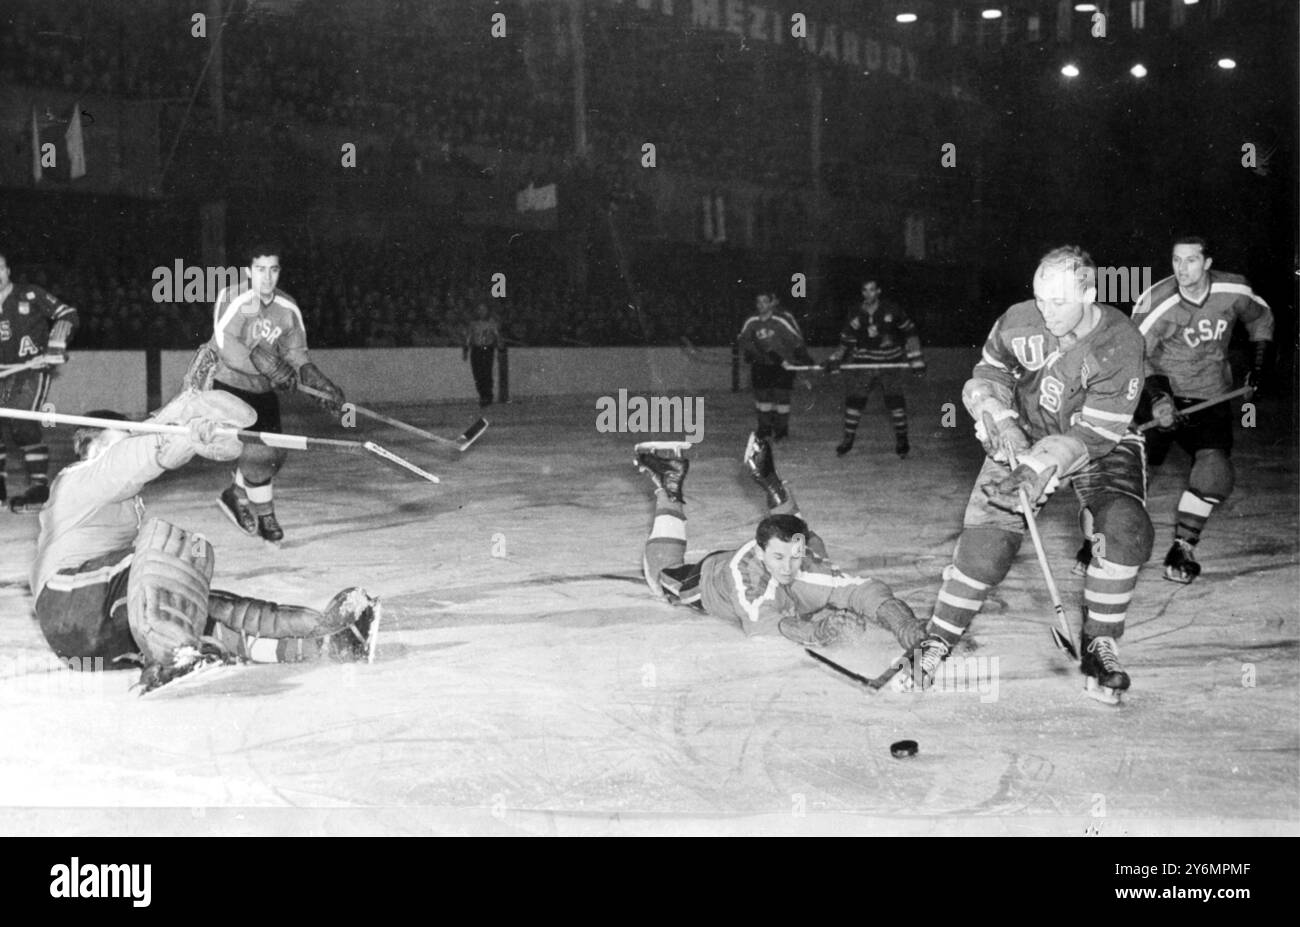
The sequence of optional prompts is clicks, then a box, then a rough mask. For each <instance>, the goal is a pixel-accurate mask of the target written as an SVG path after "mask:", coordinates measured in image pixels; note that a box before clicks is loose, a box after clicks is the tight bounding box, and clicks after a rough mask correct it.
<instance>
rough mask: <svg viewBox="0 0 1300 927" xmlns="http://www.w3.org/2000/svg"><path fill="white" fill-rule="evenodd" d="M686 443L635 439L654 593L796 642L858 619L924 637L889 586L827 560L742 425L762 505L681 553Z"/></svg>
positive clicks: (761, 445)
mask: <svg viewBox="0 0 1300 927" xmlns="http://www.w3.org/2000/svg"><path fill="white" fill-rule="evenodd" d="M689 447H690V445H689V444H686V443H683V442H656V441H651V442H646V443H643V444H638V445H637V446H636V465H637V467H638V469H640V470H641V471H642V472H643V473H646V474H647V475H649V476H650V478H651V479H652V480H654V483H655V514H654V525H653V527H652V528H651V530H650V537H649V539H648V540H647V541H646V545H645V556H644V559H643V566H644V569H645V578H646V582H647V583H648V584H649V585H650V589H651V590H652V591H653V592H654V593H655V594H656V595H662V596H663V597H664V598H666V599H667V600H668V601H669V602H671V603H673V604H675V605H686V606H689V607H692V608H695V609H697V610H699V611H702V612H704V613H706V614H709V615H713V616H715V617H718V618H723V619H725V620H727V621H731V622H733V623H735V624H737V625H739V626H740V628H741V629H742V630H743V631H744V632H745V633H746V634H750V635H755V634H774V633H778V632H779V633H780V634H783V635H784V636H785V637H788V638H789V639H791V640H793V641H796V642H797V643H800V644H805V645H826V644H830V643H832V642H834V641H835V640H836V639H838V638H839V636H840V635H841V633H842V632H843V631H844V630H845V628H846V627H855V628H858V629H861V628H865V627H866V625H867V623H873V624H876V625H879V626H880V627H882V628H885V629H886V630H888V631H891V632H892V633H893V634H894V636H895V637H896V638H897V639H898V642H899V644H901V645H902V647H903V649H904V650H908V651H910V650H912V648H913V647H915V646H916V645H917V644H918V643H919V642H920V641H921V640H922V639H923V638H924V637H925V625H924V623H923V622H921V621H919V620H917V618H916V616H915V615H913V614H912V610H911V608H909V607H908V605H907V603H906V602H904V601H902V600H901V599H898V598H896V597H895V596H894V593H893V591H892V590H891V589H890V588H889V586H887V585H885V584H884V583H882V582H880V581H879V580H876V579H868V578H865V577H857V576H850V575H848V574H845V573H842V572H840V571H839V570H838V569H836V568H835V567H833V566H832V565H831V564H830V562H829V560H828V559H827V556H826V546H825V544H824V543H823V542H822V539H821V538H820V537H818V536H817V535H816V534H815V533H813V532H812V531H811V530H809V528H808V525H807V523H806V522H805V521H804V520H803V519H802V518H800V517H799V514H798V507H797V505H796V504H795V500H794V495H793V493H792V492H791V491H790V488H789V487H788V486H786V485H785V484H784V483H783V482H782V481H781V478H780V477H779V476H778V475H777V473H776V467H775V465H774V463H773V460H772V448H771V446H770V445H769V443H768V442H767V440H766V439H765V438H760V437H758V436H757V435H750V438H749V444H748V446H747V447H746V449H745V458H744V463H745V468H746V470H748V472H749V474H750V476H751V477H752V478H753V479H754V481H755V482H756V483H758V485H759V486H761V487H763V490H764V491H765V492H766V493H767V501H768V509H769V512H770V514H768V516H767V517H766V518H764V519H763V520H762V521H761V522H759V524H758V529H757V531H756V532H755V536H754V539H753V540H752V541H750V542H749V543H747V544H745V545H744V546H743V547H740V548H737V549H735V550H723V551H715V552H713V553H711V554H708V555H707V556H705V557H704V558H703V559H702V560H699V561H697V562H695V563H687V562H686V503H685V498H684V496H683V494H682V488H683V484H684V483H685V480H686V472H687V470H688V468H689V466H690V461H689V460H687V459H686V457H685V452H686V449H687V448H689Z"/></svg>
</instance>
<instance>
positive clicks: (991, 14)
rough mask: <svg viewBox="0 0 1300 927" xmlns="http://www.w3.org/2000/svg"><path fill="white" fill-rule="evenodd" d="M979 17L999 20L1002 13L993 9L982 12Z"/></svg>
mask: <svg viewBox="0 0 1300 927" xmlns="http://www.w3.org/2000/svg"><path fill="white" fill-rule="evenodd" d="M980 15H981V16H983V17H984V18H985V19H1001V18H1002V11H1001V10H995V9H987V10H984V11H983V12H982V13H980Z"/></svg>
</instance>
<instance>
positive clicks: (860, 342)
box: [825, 280, 925, 457]
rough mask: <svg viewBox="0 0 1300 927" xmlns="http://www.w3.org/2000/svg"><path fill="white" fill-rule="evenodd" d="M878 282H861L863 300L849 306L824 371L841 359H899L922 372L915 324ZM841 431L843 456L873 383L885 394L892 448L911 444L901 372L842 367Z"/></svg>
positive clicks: (905, 448) (837, 365) (861, 361)
mask: <svg viewBox="0 0 1300 927" xmlns="http://www.w3.org/2000/svg"><path fill="white" fill-rule="evenodd" d="M880 293H881V290H880V284H879V283H877V282H876V281H875V280H868V281H866V282H865V283H863V284H862V302H861V303H859V304H858V305H857V306H856V307H854V309H853V312H852V314H850V315H849V318H848V321H847V322H845V323H844V329H843V331H841V332H840V345H841V347H840V350H839V351H837V352H836V353H835V354H833V355H831V357H830V358H829V359H828V360H827V361H826V364H825V368H826V371H827V372H828V373H834V372H836V371H837V370H839V368H840V366H841V365H842V364H898V363H903V362H906V363H907V364H908V365H910V366H911V368H912V373H913V375H915V376H921V375H923V374H924V373H925V359H924V358H923V357H922V355H921V339H920V337H919V336H918V335H917V333H916V325H914V324H913V322H912V320H911V319H909V318H908V317H907V314H906V313H905V312H903V310H902V309H900V308H899V307H898V306H897V305H896V304H894V303H893V302H890V301H889V300H883V299H881V298H880ZM845 377H846V380H845V384H844V437H843V439H842V440H841V441H840V444H839V447H837V448H835V453H836V454H839V455H840V456H841V457H843V456H844V455H845V454H847V453H848V452H849V451H851V450H853V440H854V438H855V437H856V436H857V433H858V422H859V421H861V419H862V411H863V410H864V409H865V408H866V407H867V397H868V396H869V395H870V394H871V391H872V389H874V388H875V387H876V385H877V384H878V385H879V386H880V390H881V392H882V393H883V394H884V397H885V408H886V409H888V410H889V418H890V420H891V421H892V422H893V425H894V450H895V451H896V452H897V453H898V456H899V457H906V456H907V454H908V451H910V450H911V449H912V448H911V444H909V443H908V440H907V399H906V398H905V397H904V395H903V377H902V375H901V373H900V372H899V371H897V370H854V371H847V372H846V373H845Z"/></svg>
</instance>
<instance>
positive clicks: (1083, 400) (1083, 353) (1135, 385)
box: [974, 300, 1143, 459]
mask: <svg viewBox="0 0 1300 927" xmlns="http://www.w3.org/2000/svg"><path fill="white" fill-rule="evenodd" d="M1097 309H1098V310H1099V311H1100V318H1099V319H1098V322H1097V325H1096V327H1095V328H1093V330H1092V331H1090V332H1089V333H1088V334H1087V335H1085V336H1084V337H1083V338H1081V339H1080V340H1078V341H1077V342H1075V343H1074V344H1072V345H1070V346H1069V347H1068V348H1062V346H1061V342H1060V341H1059V340H1058V339H1057V337H1056V336H1055V335H1053V334H1052V333H1051V332H1049V331H1048V330H1047V328H1046V327H1045V326H1044V324H1043V317H1042V316H1041V315H1040V314H1039V312H1038V309H1037V307H1036V306H1035V305H1034V302H1033V300H1026V301H1025V302H1022V303H1017V304H1016V305H1014V306H1012V307H1011V308H1010V309H1008V310H1007V311H1006V312H1005V313H1003V315H1002V317H1001V318H1000V319H998V321H997V322H996V323H994V325H993V330H992V331H991V332H990V333H989V337H988V340H987V341H986V342H985V343H984V351H983V354H982V356H981V359H980V363H979V364H977V365H976V367H975V371H974V376H975V377H978V378H980V379H984V380H990V381H993V382H995V383H999V384H1001V385H1003V386H1005V387H1006V388H1008V389H1009V390H1011V391H1012V393H1013V394H1014V404H1013V408H1014V409H1015V411H1016V412H1017V414H1019V416H1020V427H1021V428H1022V429H1024V432H1025V434H1026V436H1028V438H1029V440H1030V441H1038V440H1040V439H1042V438H1044V437H1046V436H1047V435H1067V436H1069V437H1072V438H1076V439H1077V440H1079V441H1081V442H1083V445H1084V447H1086V448H1087V450H1088V456H1089V457H1090V458H1092V459H1096V458H1098V457H1102V456H1104V455H1105V454H1107V453H1109V452H1110V450H1111V448H1113V447H1114V446H1115V445H1116V444H1117V443H1118V442H1119V441H1120V440H1121V439H1123V437H1124V435H1125V433H1126V432H1128V431H1129V430H1130V428H1131V427H1132V421H1133V412H1134V411H1135V410H1136V409H1137V404H1138V399H1139V397H1140V395H1141V393H1142V375H1143V366H1142V355H1143V344H1142V336H1141V335H1140V334H1139V333H1138V330H1137V328H1136V327H1135V326H1134V325H1133V323H1132V322H1130V321H1129V320H1128V318H1127V317H1126V316H1125V315H1124V313H1122V312H1120V311H1119V310H1118V309H1114V308H1112V307H1110V306H1105V305H1101V304H1098V305H1097Z"/></svg>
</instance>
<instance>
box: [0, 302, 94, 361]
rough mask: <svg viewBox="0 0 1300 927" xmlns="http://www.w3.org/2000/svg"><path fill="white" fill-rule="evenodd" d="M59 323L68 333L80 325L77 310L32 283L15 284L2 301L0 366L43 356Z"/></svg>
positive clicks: (0, 315)
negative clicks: (56, 324) (52, 332)
mask: <svg viewBox="0 0 1300 927" xmlns="http://www.w3.org/2000/svg"><path fill="white" fill-rule="evenodd" d="M56 322H64V323H66V327H67V329H68V333H69V334H71V331H72V329H73V328H74V327H75V326H76V324H77V310H76V309H73V308H72V307H71V306H69V305H67V304H66V303H62V302H60V301H59V300H58V299H57V298H55V297H54V296H53V295H52V294H50V293H49V292H48V291H46V290H44V289H42V288H41V287H39V286H34V285H33V284H30V283H14V285H13V289H12V290H10V291H9V295H8V296H6V297H5V298H4V301H3V302H0V364H21V363H23V362H25V361H29V360H31V359H32V358H33V357H37V356H38V355H41V354H44V353H45V349H46V347H47V345H48V344H49V338H50V332H51V330H52V329H53V328H54V325H55V323H56Z"/></svg>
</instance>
